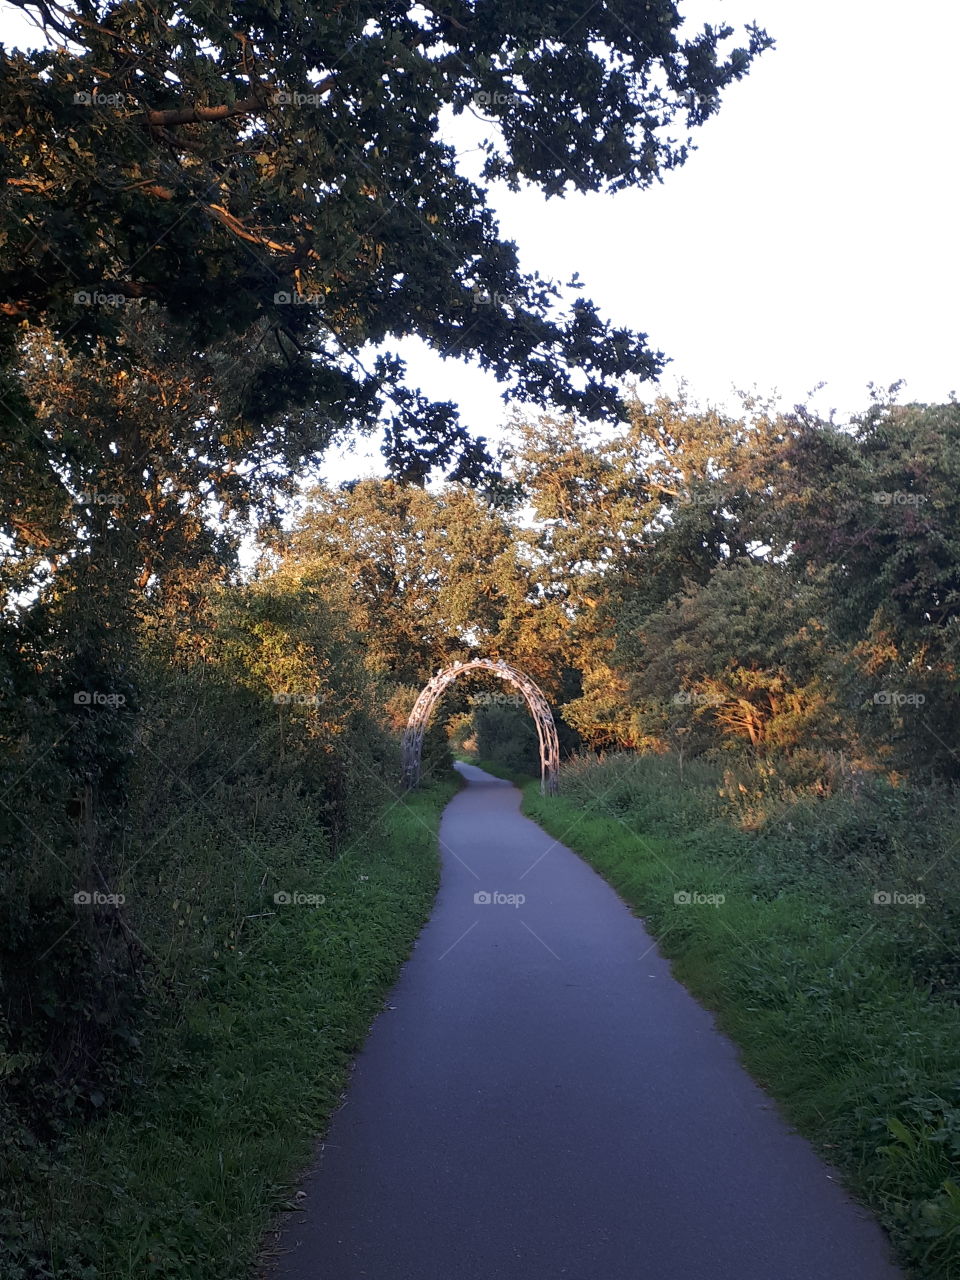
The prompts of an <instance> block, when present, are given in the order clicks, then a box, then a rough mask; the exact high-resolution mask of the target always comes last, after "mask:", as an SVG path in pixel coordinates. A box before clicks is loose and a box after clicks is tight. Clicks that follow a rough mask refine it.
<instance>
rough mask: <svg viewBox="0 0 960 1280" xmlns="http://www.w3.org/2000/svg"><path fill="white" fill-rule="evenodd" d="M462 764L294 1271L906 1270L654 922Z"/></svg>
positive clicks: (386, 1277)
mask: <svg viewBox="0 0 960 1280" xmlns="http://www.w3.org/2000/svg"><path fill="white" fill-rule="evenodd" d="M461 768H462V772H463V773H464V775H465V776H466V777H467V779H468V780H469V783H470V786H469V788H468V789H466V790H464V791H462V792H461V793H460V794H459V795H458V796H456V797H455V798H454V799H453V800H452V801H451V803H450V805H449V806H448V808H447V810H446V812H445V814H444V817H443V823H442V826H441V841H442V846H443V878H442V883H441V888H440V893H439V897H438V899H437V904H436V909H435V911H434V914H433V916H432V918H431V920H430V922H429V924H428V925H427V926H426V928H425V929H424V931H423V933H422V934H421V935H420V939H419V941H418V943H417V946H416V949H415V951H414V953H413V956H412V957H411V959H410V961H409V962H408V963H407V965H406V966H405V968H404V970H403V973H402V975H401V977H400V980H399V982H398V983H397V986H396V988H395V989H394V991H393V993H392V995H391V997H390V999H389V1006H390V1007H389V1008H388V1009H387V1010H386V1011H384V1012H383V1013H382V1014H381V1015H380V1016H379V1017H378V1018H377V1020H376V1022H375V1023H374V1026H373V1029H372V1031H371V1033H370V1037H369V1039H368V1041H367V1044H366V1047H365V1048H364V1050H363V1052H362V1053H361V1054H360V1056H359V1058H358V1059H357V1063H356V1068H355V1071H354V1074H353V1077H352V1081H351V1084H350V1087H349V1091H348V1094H347V1101H346V1104H345V1105H344V1106H343V1107H342V1108H341V1110H340V1111H339V1112H338V1113H337V1114H336V1116H335V1117H334V1119H333V1123H332V1127H331V1130H330V1133H329V1136H328V1141H327V1142H326V1143H325V1144H324V1146H323V1149H322V1152H321V1154H320V1157H319V1161H318V1163H317V1165H316V1167H315V1168H314V1169H313V1171H312V1172H311V1173H310V1174H309V1176H308V1177H307V1179H306V1181H305V1182H304V1183H303V1190H304V1191H305V1192H306V1196H305V1199H304V1201H303V1205H304V1212H303V1213H298V1214H293V1215H291V1216H290V1218H288V1220H287V1222H286V1223H285V1225H284V1228H283V1232H282V1235H281V1241H280V1244H281V1249H282V1250H283V1252H282V1254H281V1256H280V1261H279V1264H278V1266H277V1268H276V1271H275V1273H273V1274H275V1275H276V1277H277V1280H894V1278H895V1277H898V1276H900V1275H901V1273H900V1272H899V1271H898V1270H897V1269H896V1268H895V1267H893V1266H892V1264H891V1263H890V1262H889V1260H888V1253H887V1249H886V1245H885V1241H884V1237H883V1235H882V1233H881V1231H880V1229H879V1228H878V1227H877V1226H876V1225H875V1224H874V1223H873V1222H872V1221H871V1220H870V1219H869V1218H868V1217H867V1216H866V1214H865V1213H864V1212H863V1211H862V1210H861V1209H859V1208H857V1207H856V1206H855V1205H854V1204H853V1203H852V1202H851V1201H850V1200H849V1199H848V1197H847V1196H846V1195H845V1194H844V1193H843V1192H842V1191H841V1189H840V1188H839V1187H838V1186H837V1184H836V1182H834V1181H832V1180H831V1177H830V1170H829V1169H828V1168H827V1167H826V1166H825V1165H824V1164H823V1163H821V1161H820V1160H819V1159H818V1158H817V1156H816V1155H815V1154H814V1153H813V1151H812V1150H811V1148H810V1147H809V1146H808V1145H807V1143H806V1142H805V1141H803V1140H802V1139H801V1138H799V1137H797V1136H796V1135H794V1134H791V1133H790V1131H789V1130H788V1128H787V1127H786V1125H785V1124H784V1122H783V1121H782V1120H781V1119H780V1118H779V1116H778V1113H777V1111H776V1110H775V1108H774V1107H773V1105H772V1103H771V1101H770V1099H769V1098H768V1097H767V1095H766V1094H764V1093H763V1092H762V1091H761V1090H760V1089H759V1088H758V1087H757V1086H756V1085H755V1084H754V1083H753V1082H752V1081H751V1079H750V1078H749V1076H748V1075H747V1074H746V1072H745V1071H744V1070H743V1069H742V1068H741V1067H740V1066H739V1065H738V1062H737V1059H736V1056H735V1053H734V1050H733V1048H732V1046H731V1044H730V1043H729V1042H728V1041H727V1040H726V1039H725V1038H724V1037H723V1036H721V1035H720V1034H719V1033H718V1032H717V1031H716V1029H715V1028H714V1025H713V1021H712V1019H711V1017H710V1015H709V1014H708V1013H706V1012H705V1011H704V1010H703V1009H702V1008H701V1007H700V1005H698V1004H697V1003H696V1001H695V1000H694V999H693V998H692V997H691V996H690V995H689V994H688V993H687V991H686V990H685V988H684V987H682V986H681V985H680V984H679V983H678V982H676V981H675V980H674V979H673V978H672V977H671V976H670V972H669V969H668V966H667V964H666V962H665V961H664V960H663V959H661V958H660V956H659V955H658V954H657V952H656V950H655V948H654V946H653V943H652V942H651V940H650V937H649V935H648V934H647V933H646V932H645V930H644V928H643V925H642V924H641V922H640V921H639V920H638V919H637V918H636V917H635V916H633V915H632V914H631V913H630V912H629V911H628V909H627V908H626V907H625V906H624V904H623V902H622V901H621V900H620V898H618V897H617V895H616V894H615V893H614V892H613V890H612V889H611V888H610V887H609V886H608V885H607V884H606V882H605V881H604V880H602V879H601V878H600V877H599V876H598V875H596V873H595V872H593V871H592V870H591V869H590V868H589V867H587V866H586V864H585V863H583V862H582V861H581V860H580V859H579V858H578V857H577V856H576V855H575V854H573V853H571V852H570V851H569V850H568V849H565V848H564V847H563V846H561V845H558V844H555V843H554V842H553V841H552V840H551V838H550V837H549V836H548V835H546V833H545V832H544V831H543V830H542V829H541V828H540V827H538V826H537V825H536V824H535V823H533V822H530V821H529V820H528V819H526V818H523V817H522V816H521V815H520V813H519V811H518V810H519V803H520V793H519V792H518V791H517V790H516V789H515V788H514V787H511V786H510V785H509V784H508V783H504V782H500V781H498V780H497V779H494V778H491V777H490V775H489V774H486V773H483V772H482V771H481V770H479V769H476V768H473V767H472V766H469V765H465V766H462V767H461ZM479 891H487V892H492V891H498V892H499V893H501V894H524V895H525V896H526V901H525V902H524V903H523V904H522V905H520V906H511V905H507V904H497V903H489V904H486V905H483V904H478V903H475V901H474V894H475V893H477V892H479ZM702 909H703V910H709V909H710V908H707V907H704V908H702Z"/></svg>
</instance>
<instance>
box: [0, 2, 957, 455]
mask: <svg viewBox="0 0 960 1280" xmlns="http://www.w3.org/2000/svg"><path fill="white" fill-rule="evenodd" d="M678 7H679V8H680V10H681V12H682V13H683V14H685V15H686V16H687V18H688V20H689V23H690V26H691V27H699V26H700V25H701V24H702V22H703V21H713V22H714V23H715V24H719V23H721V22H729V23H730V24H731V25H733V26H735V27H739V26H741V25H742V24H743V23H745V22H747V21H750V20H756V21H757V22H758V23H759V24H760V25H761V26H764V27H766V28H767V30H768V31H769V32H770V34H771V35H772V36H774V38H775V39H776V40H777V47H776V48H775V49H773V50H770V51H769V52H767V53H766V54H764V55H763V57H762V58H760V59H759V61H758V63H757V64H756V65H755V67H754V69H753V71H752V72H751V73H750V74H749V75H748V76H747V77H746V79H745V80H744V81H743V82H742V83H740V84H738V85H734V86H733V87H732V88H730V89H729V90H728V91H727V94H726V96H725V99H724V102H723V105H722V107H721V110H720V112H719V114H718V115H717V116H716V117H715V118H714V119H713V120H712V121H710V122H709V123H708V124H707V125H706V126H705V127H704V128H703V129H701V130H700V131H699V133H698V135H697V139H696V141H697V145H698V150H697V151H696V152H695V153H694V154H693V155H692V157H691V158H690V159H689V160H688V162H687V164H686V165H685V166H684V167H683V168H682V169H680V170H677V171H675V172H674V173H672V174H669V175H667V177H666V179H665V180H664V183H663V184H662V185H660V186H657V187H656V188H654V189H652V190H649V191H646V192H639V191H637V192H624V193H621V194H619V195H617V196H578V195H569V196H567V197H565V198H564V199H563V201H560V200H557V199H554V200H551V201H545V200H544V199H543V198H542V197H540V196H538V195H537V194H535V193H531V192H524V193H522V194H519V195H511V194H510V193H509V192H506V191H504V190H502V189H498V190H497V191H496V192H495V193H494V200H493V203H494V207H495V208H496V210H497V212H498V215H499V218H500V222H501V230H502V232H503V235H504V236H505V237H506V238H509V239H513V240H515V241H516V243H517V245H518V246H519V250H520V256H521V266H522V267H523V268H524V269H530V270H539V271H541V272H542V273H543V274H544V275H549V276H551V277H554V278H556V279H559V280H566V279H568V278H569V277H570V275H571V274H572V273H573V272H574V271H578V272H579V273H580V276H581V278H582V279H583V281H584V283H585V289H584V296H587V297H591V298H593V299H594V301H595V302H597V304H598V305H599V307H600V310H601V313H602V314H603V315H605V316H606V317H607V318H608V319H609V320H611V321H612V322H614V323H617V324H623V325H628V326H630V327H632V328H634V329H638V330H640V331H643V332H646V333H647V334H648V335H649V341H650V345H651V347H653V348H654V349H660V350H662V351H664V352H665V353H666V354H667V355H669V356H670V357H672V364H671V365H670V366H669V367H668V372H667V375H666V377H665V379H664V382H663V386H664V388H665V389H667V390H670V389H672V388H673V387H674V386H675V385H676V380H677V379H678V378H685V379H686V380H687V382H688V383H689V384H690V387H691V390H692V392H693V394H694V395H695V396H697V397H699V398H700V399H701V400H704V401H712V402H715V403H716V402H719V403H724V402H727V401H729V397H730V391H731V388H732V387H734V386H738V387H753V386H757V387H758V388H759V389H760V390H761V391H763V392H779V393H780V395H781V396H782V398H783V401H784V402H785V403H786V404H787V405H792V404H793V403H795V402H796V401H798V400H802V399H805V398H806V396H807V393H808V392H809V391H810V390H811V389H812V388H813V387H814V386H815V385H816V384H817V383H818V382H821V381H825V382H826V383H827V386H826V388H825V390H824V391H823V392H821V393H820V394H819V395H818V396H817V397H816V399H815V400H814V402H813V403H814V404H816V405H817V406H818V407H819V408H821V409H829V408H831V407H834V408H836V409H838V410H839V411H840V412H841V413H842V414H846V413H849V412H853V411H856V410H857V409H861V408H863V407H865V406H866V404H867V403H868V395H867V391H866V384H867V383H868V382H869V381H873V382H876V383H878V384H881V385H884V386H886V385H887V384H889V383H892V382H894V381H895V380H897V379H898V378H904V379H906V384H907V385H906V388H905V391H904V393H903V396H905V397H907V398H910V399H916V400H944V399H946V398H947V396H948V394H949V392H950V391H951V390H953V389H954V388H957V387H960V376H958V373H957V363H956V356H957V345H958V343H957V339H958V319H957V302H956V300H957V296H958V284H960V250H958V237H957V231H956V228H957V226H958V223H960V218H958V204H960V199H958V197H960V179H958V156H957V139H958V136H960V128H958V126H960V95H958V94H957V91H956V56H957V49H958V47H960V5H957V4H956V3H954V2H953V0H912V2H911V3H910V4H909V5H906V4H904V3H903V0H896V2H894V0H803V2H802V3H801V2H800V0H678ZM8 12H9V11H8ZM11 27H12V24H8V23H2V25H0V30H4V31H6V32H7V33H8V34H7V38H8V39H9V38H10V36H11V35H12V30H11ZM17 34H19V24H18V27H17ZM457 132H458V136H459V134H460V129H459V127H458V131H457ZM402 353H403V354H404V355H405V356H406V357H407V358H408V360H409V362H410V370H411V378H412V380H413V381H415V382H419V384H420V385H421V386H422V388H423V390H424V391H425V392H427V393H428V394H430V395H433V396H435V397H436V398H439V399H452V400H455V401H457V402H459V403H460V404H461V406H462V410H463V416H464V420H465V422H466V423H467V425H468V426H469V427H470V428H471V429H472V430H473V431H474V432H476V433H478V434H484V435H487V436H488V437H495V436H496V432H497V427H498V425H499V424H500V423H502V422H503V421H504V420H505V417H506V411H505V409H504V406H503V404H502V402H501V401H500V398H499V389H498V387H497V385H496V383H495V381H494V380H493V379H492V377H490V376H488V375H485V374H482V373H481V372H480V371H477V370H471V369H469V368H465V367H464V366H463V365H461V364H458V363H455V362H452V361H451V362H446V363H444V362H441V361H439V360H438V359H437V358H436V357H434V356H433V355H432V354H431V353H429V352H422V351H420V350H418V344H415V343H407V344H405V345H404V346H403V347H402ZM647 386H648V387H649V388H650V392H651V394H653V393H655V390H656V388H654V387H653V386H651V385H650V384H647ZM364 458H368V459H369V460H370V461H369V463H368V462H365V461H364V460H363V459H364ZM372 469H376V470H379V469H380V464H379V452H378V443H372V444H370V445H369V446H366V445H365V447H364V448H363V450H362V451H360V453H359V454H358V456H357V457H355V458H352V459H351V458H338V457H332V458H331V460H330V463H329V465H328V466H327V467H326V468H325V470H326V473H327V474H328V476H329V477H330V478H331V479H334V480H339V479H342V478H346V477H347V476H351V475H356V474H361V473H363V474H365V473H369V471H370V470H372Z"/></svg>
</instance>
